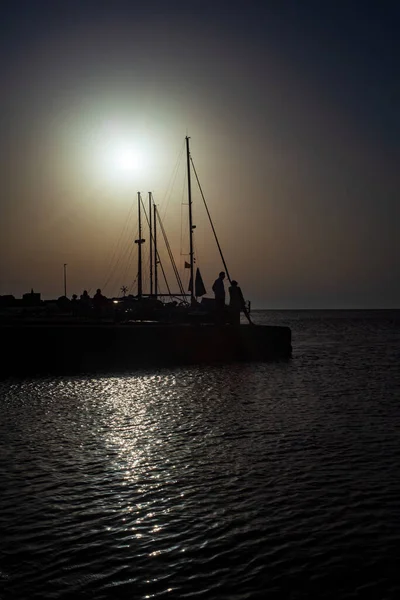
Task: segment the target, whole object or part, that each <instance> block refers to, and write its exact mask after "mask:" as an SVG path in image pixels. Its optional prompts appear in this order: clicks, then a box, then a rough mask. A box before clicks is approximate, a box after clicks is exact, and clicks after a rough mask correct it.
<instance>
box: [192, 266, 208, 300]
mask: <svg viewBox="0 0 400 600" xmlns="http://www.w3.org/2000/svg"><path fill="white" fill-rule="evenodd" d="M192 289H193V285H192V278H190V281H189V292H191V291H192ZM204 294H207V291H206V288H205V287H204V283H203V279H202V277H201V274H200V269H199V268H197V269H196V278H195V280H194V295H195V296H196V298H198V297H199V296H204Z"/></svg>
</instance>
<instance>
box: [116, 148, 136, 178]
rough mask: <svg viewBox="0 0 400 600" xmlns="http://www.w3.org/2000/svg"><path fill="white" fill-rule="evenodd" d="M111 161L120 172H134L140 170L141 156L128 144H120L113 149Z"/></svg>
mask: <svg viewBox="0 0 400 600" xmlns="http://www.w3.org/2000/svg"><path fill="white" fill-rule="evenodd" d="M113 154H114V156H113V163H114V167H115V169H116V170H117V171H120V172H121V173H134V172H137V171H140V170H142V168H143V156H141V155H140V154H139V152H138V151H137V150H135V149H134V148H132V147H130V146H120V147H119V148H116V149H115V151H114V153H113Z"/></svg>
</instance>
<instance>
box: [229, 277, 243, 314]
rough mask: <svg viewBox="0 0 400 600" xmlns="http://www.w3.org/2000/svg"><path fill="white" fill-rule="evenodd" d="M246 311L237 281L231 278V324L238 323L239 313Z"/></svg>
mask: <svg viewBox="0 0 400 600" xmlns="http://www.w3.org/2000/svg"><path fill="white" fill-rule="evenodd" d="M241 311H243V312H246V304H245V301H244V298H243V294H242V290H241V289H240V287H239V286H238V282H237V281H235V280H233V281H232V283H231V285H230V287H229V312H230V316H231V323H232V325H240V313H241Z"/></svg>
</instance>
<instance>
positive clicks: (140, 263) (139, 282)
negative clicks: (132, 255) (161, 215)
mask: <svg viewBox="0 0 400 600" xmlns="http://www.w3.org/2000/svg"><path fill="white" fill-rule="evenodd" d="M137 195H138V225H139V238H138V239H137V240H135V244H137V245H138V298H139V299H141V297H142V244H143V242H144V241H145V240H144V239H143V238H142V218H141V217H142V215H141V206H140V205H141V203H142V198H141V196H140V192H138V193H137Z"/></svg>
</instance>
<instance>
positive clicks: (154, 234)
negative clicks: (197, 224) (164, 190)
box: [153, 204, 158, 298]
mask: <svg viewBox="0 0 400 600" xmlns="http://www.w3.org/2000/svg"><path fill="white" fill-rule="evenodd" d="M153 211H154V219H153V240H154V295H155V297H156V298H157V294H158V273H157V265H158V254H157V206H156V205H155V204H153Z"/></svg>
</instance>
